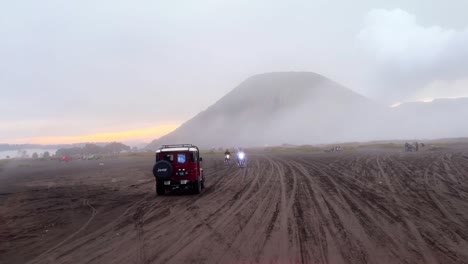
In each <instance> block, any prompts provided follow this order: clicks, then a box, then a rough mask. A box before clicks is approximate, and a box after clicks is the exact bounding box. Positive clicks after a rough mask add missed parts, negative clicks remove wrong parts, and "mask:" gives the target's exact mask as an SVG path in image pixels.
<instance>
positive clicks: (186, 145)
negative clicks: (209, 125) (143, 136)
mask: <svg viewBox="0 0 468 264" xmlns="http://www.w3.org/2000/svg"><path fill="white" fill-rule="evenodd" d="M196 147H197V146H195V145H193V144H172V145H162V146H161V148H196Z"/></svg>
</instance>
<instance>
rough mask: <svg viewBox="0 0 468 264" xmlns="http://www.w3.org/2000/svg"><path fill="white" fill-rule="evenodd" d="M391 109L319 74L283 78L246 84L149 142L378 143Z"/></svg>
mask: <svg viewBox="0 0 468 264" xmlns="http://www.w3.org/2000/svg"><path fill="white" fill-rule="evenodd" d="M386 111H387V109H386V108H385V107H383V106H381V105H378V104H376V103H374V102H373V101H371V100H369V99H367V98H365V97H364V96H361V95H359V94H357V93H355V92H353V91H352V90H350V89H347V88H345V87H343V86H342V85H340V84H338V83H336V82H333V81H332V80H329V79H327V78H326V77H324V76H321V75H319V74H316V73H310V72H279V73H266V74H260V75H256V76H253V77H250V78H249V79H247V80H245V81H244V82H243V83H241V84H240V85H239V86H238V87H236V88H235V89H234V90H232V91H231V92H229V93H228V94H226V95H225V96H224V97H222V98H221V99H220V100H219V101H217V102H216V103H215V104H214V105H212V106H210V107H209V108H208V109H206V110H205V111H203V112H201V113H199V114H198V115H196V116H195V117H194V118H192V119H190V120H188V121H187V122H186V123H184V124H183V125H181V126H180V127H179V128H178V129H176V130H175V131H173V132H172V133H170V134H168V135H166V136H163V137H161V138H159V139H157V140H154V141H153V142H151V144H150V145H148V148H150V149H155V148H158V147H159V146H160V145H161V144H168V143H171V144H175V143H194V144H197V145H199V146H202V147H215V146H216V147H217V146H262V145H265V144H270V145H273V144H282V143H291V144H305V143H325V142H333V141H348V140H349V141H356V140H365V139H376V138H378V137H376V135H377V134H376V131H377V130H378V127H379V124H380V122H382V121H381V119H380V118H379V117H380V116H381V115H383V114H384V113H385V112H386Z"/></svg>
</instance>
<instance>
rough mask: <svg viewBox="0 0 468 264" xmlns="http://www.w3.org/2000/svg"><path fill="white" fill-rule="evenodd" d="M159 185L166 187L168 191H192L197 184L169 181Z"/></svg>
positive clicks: (184, 181) (187, 181) (193, 182)
mask: <svg viewBox="0 0 468 264" xmlns="http://www.w3.org/2000/svg"><path fill="white" fill-rule="evenodd" d="M157 184H158V185H161V186H164V189H166V190H176V189H179V190H189V189H192V188H193V186H195V185H196V184H197V182H196V181H189V180H177V181H174V180H168V181H158V182H157Z"/></svg>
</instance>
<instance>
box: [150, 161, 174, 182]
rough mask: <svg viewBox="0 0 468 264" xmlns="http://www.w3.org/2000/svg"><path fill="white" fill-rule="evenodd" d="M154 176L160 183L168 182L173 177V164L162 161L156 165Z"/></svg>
mask: <svg viewBox="0 0 468 264" xmlns="http://www.w3.org/2000/svg"><path fill="white" fill-rule="evenodd" d="M153 175H154V177H156V180H157V181H159V182H163V181H167V180H169V179H170V178H171V176H172V164H171V163H170V162H168V161H166V160H160V161H158V162H156V164H154V167H153Z"/></svg>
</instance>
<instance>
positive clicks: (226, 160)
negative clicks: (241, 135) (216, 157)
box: [224, 149, 231, 164]
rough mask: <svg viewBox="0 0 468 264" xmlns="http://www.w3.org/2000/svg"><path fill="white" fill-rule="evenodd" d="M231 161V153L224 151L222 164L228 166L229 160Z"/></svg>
mask: <svg viewBox="0 0 468 264" xmlns="http://www.w3.org/2000/svg"><path fill="white" fill-rule="evenodd" d="M230 159H231V152H229V149H226V151H225V152H224V163H226V164H229V160H230Z"/></svg>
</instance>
